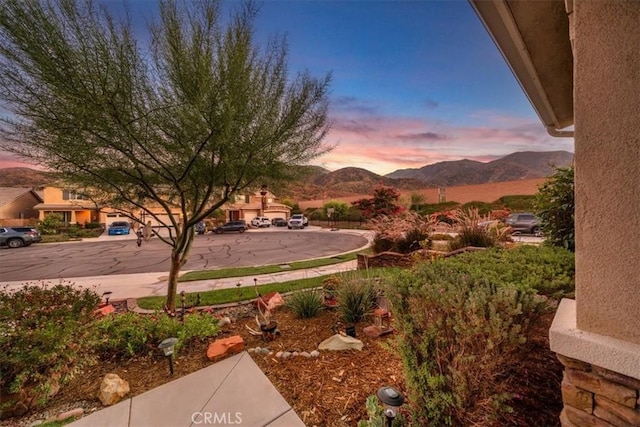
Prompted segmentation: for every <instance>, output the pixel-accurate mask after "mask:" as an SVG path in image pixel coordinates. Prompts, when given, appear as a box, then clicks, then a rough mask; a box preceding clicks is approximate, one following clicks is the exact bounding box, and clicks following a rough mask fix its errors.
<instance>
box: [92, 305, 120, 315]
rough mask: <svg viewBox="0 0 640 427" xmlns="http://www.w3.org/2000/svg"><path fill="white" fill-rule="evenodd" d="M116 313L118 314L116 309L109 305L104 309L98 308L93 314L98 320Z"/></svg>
mask: <svg viewBox="0 0 640 427" xmlns="http://www.w3.org/2000/svg"><path fill="white" fill-rule="evenodd" d="M115 312H116V309H115V307H114V306H112V305H111V304H109V305H105V306H104V307H101V308H98V309H97V310H94V312H93V314H95V315H96V316H97V317H98V318H102V317H105V316H107V315H109V314H111V313H115Z"/></svg>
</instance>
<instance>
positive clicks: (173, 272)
mask: <svg viewBox="0 0 640 427" xmlns="http://www.w3.org/2000/svg"><path fill="white" fill-rule="evenodd" d="M180 258H181V256H180V253H176V251H175V249H174V250H173V251H171V268H170V269H169V283H168V284H167V304H166V307H167V310H168V311H169V313H174V312H175V311H176V295H177V293H178V275H179V274H180V268H181V267H182V262H181V261H180Z"/></svg>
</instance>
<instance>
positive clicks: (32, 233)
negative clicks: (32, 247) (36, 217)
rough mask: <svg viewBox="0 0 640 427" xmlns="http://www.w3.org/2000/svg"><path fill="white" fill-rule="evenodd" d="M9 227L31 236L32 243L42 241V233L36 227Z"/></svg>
mask: <svg viewBox="0 0 640 427" xmlns="http://www.w3.org/2000/svg"><path fill="white" fill-rule="evenodd" d="M11 228H12V229H14V230H15V231H19V232H21V233H27V234H29V235H30V236H31V237H33V242H34V243H37V242H40V241H42V235H41V234H40V232H39V231H38V230H37V229H36V228H33V227H11Z"/></svg>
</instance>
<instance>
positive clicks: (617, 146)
mask: <svg viewBox="0 0 640 427" xmlns="http://www.w3.org/2000/svg"><path fill="white" fill-rule="evenodd" d="M470 1H471V4H472V6H473V7H474V8H475V10H476V12H477V13H478V16H479V17H480V19H481V20H482V22H483V23H484V25H485V27H486V28H487V30H488V31H489V33H490V34H491V36H492V37H493V39H494V40H495V42H496V45H497V46H498V48H499V49H500V51H501V52H502V54H503V56H504V57H505V59H506V60H507V62H508V63H509V65H510V67H511V69H512V70H513V72H514V74H515V76H516V78H517V79H518V81H519V82H520V84H521V86H522V88H523V89H524V91H525V93H526V94H527V96H528V97H529V99H530V100H531V103H532V104H533V106H534V108H535V110H536V111H537V112H538V115H539V116H540V119H541V121H542V122H543V124H544V126H546V127H547V129H548V130H549V133H550V134H551V135H555V136H573V137H574V142H575V158H574V160H575V204H576V210H575V221H576V230H575V231H576V297H575V300H563V301H562V303H561V304H560V306H559V308H558V311H557V314H556V317H555V320H554V322H553V325H552V327H551V330H550V333H549V338H550V345H551V349H552V350H553V351H554V352H556V353H557V354H558V355H559V359H560V360H561V362H562V363H563V365H564V366H565V371H564V372H565V375H564V380H563V384H562V397H563V401H564V410H563V411H562V414H561V416H560V420H561V423H562V425H563V426H565V427H572V426H616V427H620V426H640V399H639V390H640V263H638V254H639V253H640V227H639V226H638V224H640V207H639V206H640V174H639V172H638V169H639V167H640V113H639V112H640V1H637V0H565V1H561V0H559V1H550V0H538V1H530V0H470ZM571 126H573V129H571Z"/></svg>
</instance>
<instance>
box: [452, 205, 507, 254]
mask: <svg viewBox="0 0 640 427" xmlns="http://www.w3.org/2000/svg"><path fill="white" fill-rule="evenodd" d="M455 216H456V220H457V224H458V235H457V236H456V237H455V238H454V239H453V240H451V241H450V242H449V250H452V251H454V250H456V249H460V248H464V247H467V246H475V247H478V248H491V247H494V246H496V245H497V244H498V242H500V241H505V240H508V239H509V236H508V235H507V231H508V230H507V229H506V228H502V229H501V228H499V226H498V225H496V224H497V223H495V222H494V223H491V225H488V224H489V217H488V216H484V217H483V216H481V215H480V212H479V210H478V209H477V208H471V209H468V210H463V209H458V210H456V211H455Z"/></svg>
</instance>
